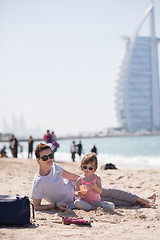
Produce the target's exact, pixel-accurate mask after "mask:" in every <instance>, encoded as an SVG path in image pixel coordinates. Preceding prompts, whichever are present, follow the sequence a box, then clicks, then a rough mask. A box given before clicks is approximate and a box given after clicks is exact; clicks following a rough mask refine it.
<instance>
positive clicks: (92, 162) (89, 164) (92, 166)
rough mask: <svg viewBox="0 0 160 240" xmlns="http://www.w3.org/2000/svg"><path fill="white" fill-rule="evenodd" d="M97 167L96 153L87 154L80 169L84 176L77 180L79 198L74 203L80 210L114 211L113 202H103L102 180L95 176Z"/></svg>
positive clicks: (76, 193)
mask: <svg viewBox="0 0 160 240" xmlns="http://www.w3.org/2000/svg"><path fill="white" fill-rule="evenodd" d="M97 165H98V164H97V155H96V154H95V153H88V154H86V155H85V156H84V157H83V159H82V161H81V165H80V167H81V169H82V171H83V172H84V175H82V176H81V177H79V178H78V179H77V182H76V192H75V195H76V196H77V197H79V198H78V199H76V200H75V202H74V205H75V207H76V208H78V209H84V210H87V211H89V210H91V209H96V208H97V207H102V208H103V209H112V210H113V209H114V207H115V206H114V204H113V203H111V202H106V201H101V197H100V194H101V192H102V185H101V178H100V177H98V176H97V175H96V174H94V173H95V171H96V169H97Z"/></svg>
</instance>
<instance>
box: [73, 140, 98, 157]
mask: <svg viewBox="0 0 160 240" xmlns="http://www.w3.org/2000/svg"><path fill="white" fill-rule="evenodd" d="M91 152H93V153H96V154H98V152H97V148H96V145H93V147H92V149H91ZM70 153H71V159H72V161H73V162H75V158H76V154H78V156H79V158H80V160H81V155H82V153H83V154H84V153H85V152H84V149H83V145H82V142H81V140H80V141H79V143H78V144H76V142H75V141H73V142H72V143H71V146H70Z"/></svg>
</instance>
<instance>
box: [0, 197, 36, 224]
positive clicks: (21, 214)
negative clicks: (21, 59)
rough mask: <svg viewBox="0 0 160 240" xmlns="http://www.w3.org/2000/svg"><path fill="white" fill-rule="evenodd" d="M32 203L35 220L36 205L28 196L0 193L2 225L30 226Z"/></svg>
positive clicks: (0, 219) (0, 220)
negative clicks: (34, 205)
mask: <svg viewBox="0 0 160 240" xmlns="http://www.w3.org/2000/svg"><path fill="white" fill-rule="evenodd" d="M30 205H32V214H33V220H34V207H33V204H31V203H30V200H29V198H28V197H27V196H23V197H22V196H19V195H18V194H17V195H14V196H13V195H0V225H19V226H29V225H30V224H31V220H30V219H31V215H30Z"/></svg>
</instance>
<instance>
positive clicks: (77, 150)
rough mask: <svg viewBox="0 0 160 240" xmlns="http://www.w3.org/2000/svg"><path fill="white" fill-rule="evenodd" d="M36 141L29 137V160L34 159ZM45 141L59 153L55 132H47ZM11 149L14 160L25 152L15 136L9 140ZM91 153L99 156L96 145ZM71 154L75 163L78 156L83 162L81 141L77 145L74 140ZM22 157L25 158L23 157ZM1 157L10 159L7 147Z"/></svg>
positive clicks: (2, 151)
mask: <svg viewBox="0 0 160 240" xmlns="http://www.w3.org/2000/svg"><path fill="white" fill-rule="evenodd" d="M35 141H36V140H35V139H34V138H33V137H32V136H29V138H28V140H27V143H28V158H33V149H34V142H35ZM43 141H44V142H45V143H47V144H48V145H49V146H50V147H51V149H52V154H53V155H54V153H55V152H57V150H58V148H59V147H60V144H59V143H58V141H57V137H56V135H55V132H54V131H50V130H47V131H46V133H45V134H44V135H43ZM9 149H10V152H11V156H12V157H13V158H17V157H18V153H23V150H24V149H23V145H22V144H20V141H19V140H18V139H17V138H16V137H15V135H13V134H12V136H11V138H10V140H9ZM90 152H93V153H96V154H98V152H97V147H96V145H93V147H92V148H91V150H90ZM70 153H71V160H72V161H73V162H75V159H76V155H78V156H79V159H80V160H81V157H82V154H85V152H84V149H83V145H82V142H81V140H79V143H78V144H76V142H75V141H74V140H73V141H72V143H71V145H70ZM21 156H22V157H23V155H21ZM0 157H8V155H7V147H6V146H4V147H3V148H2V149H1V150H0Z"/></svg>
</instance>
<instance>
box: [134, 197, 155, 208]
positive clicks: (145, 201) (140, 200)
mask: <svg viewBox="0 0 160 240" xmlns="http://www.w3.org/2000/svg"><path fill="white" fill-rule="evenodd" d="M155 201H156V194H153V195H152V196H150V197H148V198H147V199H144V198H140V197H139V198H138V199H137V204H139V205H141V206H145V207H152V206H153V205H154V203H155Z"/></svg>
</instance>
